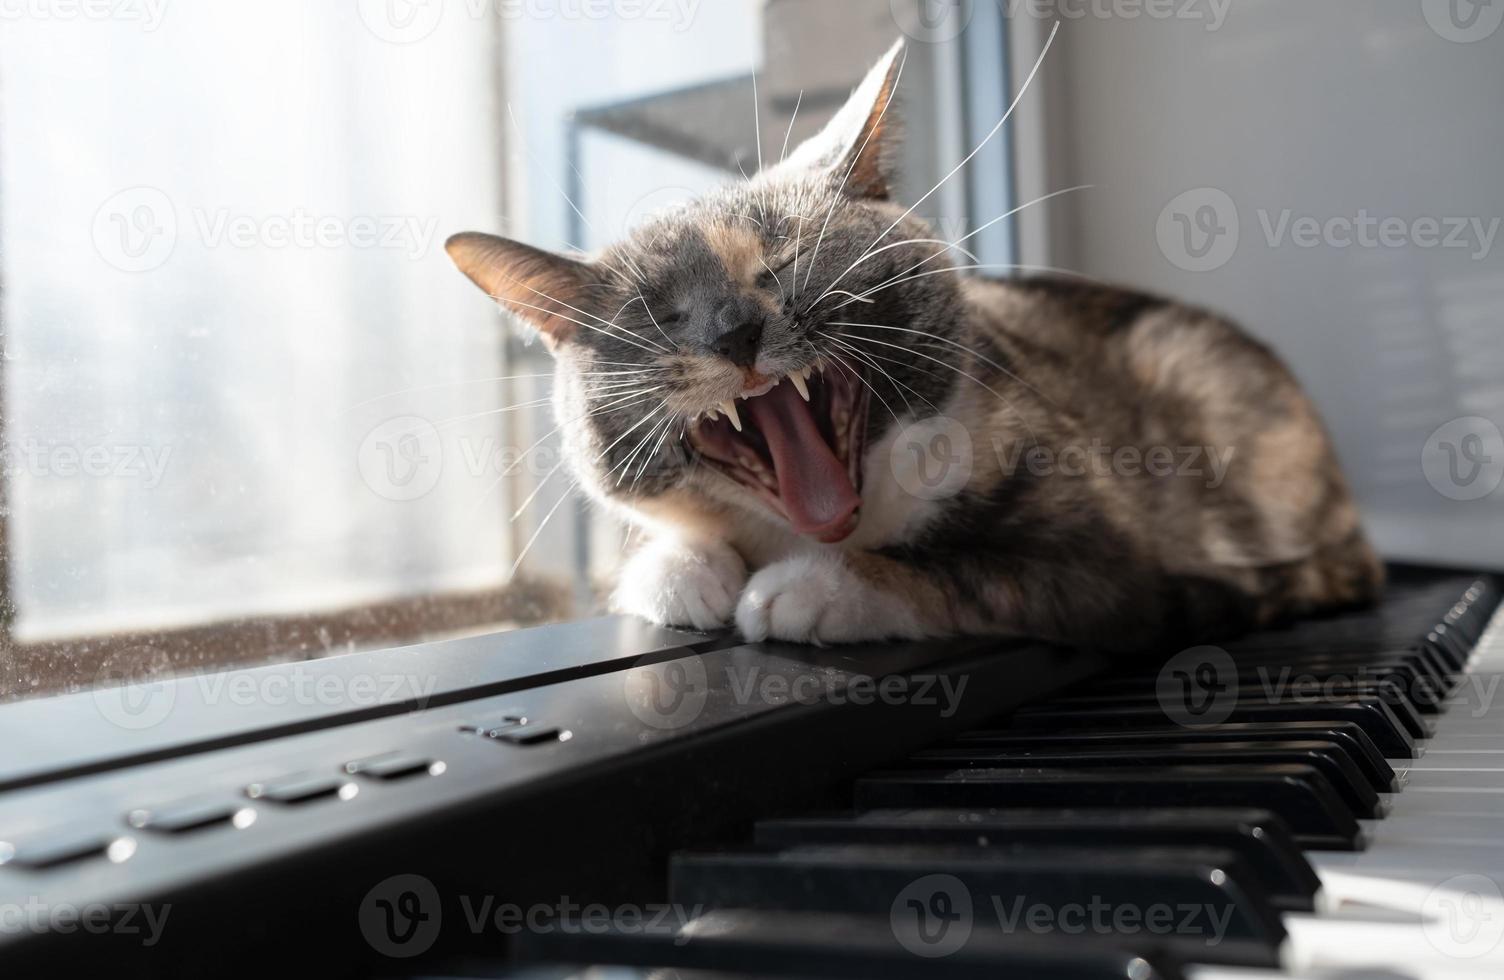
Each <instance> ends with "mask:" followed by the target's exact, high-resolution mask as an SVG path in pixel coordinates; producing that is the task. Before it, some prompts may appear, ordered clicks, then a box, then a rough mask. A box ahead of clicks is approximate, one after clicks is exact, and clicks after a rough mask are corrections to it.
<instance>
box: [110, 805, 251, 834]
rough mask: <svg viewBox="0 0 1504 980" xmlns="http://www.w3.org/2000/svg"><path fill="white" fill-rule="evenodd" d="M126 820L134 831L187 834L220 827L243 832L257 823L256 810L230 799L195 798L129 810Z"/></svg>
mask: <svg viewBox="0 0 1504 980" xmlns="http://www.w3.org/2000/svg"><path fill="white" fill-rule="evenodd" d="M125 819H126V822H127V823H129V824H130V825H131V826H132V827H135V828H136V829H137V830H150V831H154V832H156V833H162V834H186V833H188V832H189V831H193V830H204V829H206V828H209V827H215V826H219V825H225V826H232V827H234V828H236V829H237V830H244V829H245V828H246V827H249V826H250V825H251V824H253V823H255V822H256V811H255V810H253V809H251V808H250V807H248V806H242V805H241V804H239V803H237V802H235V801H233V800H224V799H217V798H213V799H211V798H196V799H190V800H180V801H178V802H176V803H167V804H164V805H162V806H156V807H149V808H143V809H140V810H132V811H131V812H130V814H129V815H128V816H127V817H126V818H125Z"/></svg>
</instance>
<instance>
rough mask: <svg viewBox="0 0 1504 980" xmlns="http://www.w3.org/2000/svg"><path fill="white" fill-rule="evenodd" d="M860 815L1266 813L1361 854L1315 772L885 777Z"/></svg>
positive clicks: (1338, 801)
mask: <svg viewBox="0 0 1504 980" xmlns="http://www.w3.org/2000/svg"><path fill="white" fill-rule="evenodd" d="M856 805H857V807H858V808H860V809H864V810H867V809H892V808H894V807H968V808H970V807H998V806H1020V807H1103V806H1106V807H1150V808H1163V807H1167V806H1187V807H1258V808H1262V809H1267V810H1272V811H1274V812H1275V813H1277V814H1279V816H1280V817H1281V818H1283V819H1284V821H1285V822H1286V823H1287V824H1289V825H1290V829H1291V830H1293V831H1294V832H1295V835H1296V839H1297V840H1298V841H1299V842H1300V843H1301V845H1302V846H1304V847H1313V848H1321V849H1323V850H1336V851H1351V850H1358V849H1361V847H1362V846H1363V844H1364V835H1363V832H1362V830H1361V828H1360V827H1359V826H1358V821H1357V818H1356V817H1355V816H1354V815H1353V812H1352V810H1351V809H1350V808H1349V807H1348V806H1347V804H1346V803H1345V802H1343V800H1342V798H1341V797H1340V796H1338V795H1337V792H1336V790H1334V789H1333V788H1332V785H1331V784H1330V783H1328V782H1327V781H1326V777H1324V776H1322V775H1321V773H1320V772H1318V771H1316V770H1315V769H1312V768H1311V767H1310V766H1240V767H1237V768H1236V769H1232V768H1220V767H1215V766H1164V767H1162V768H1157V769H1135V770H1131V771H1122V770H1117V769H1040V768H1024V767H1012V768H999V769H960V770H955V771H953V772H926V771H917V772H914V771H908V772H905V771H898V772H879V773H874V774H872V775H868V776H864V777H862V778H861V779H859V780H857V782H856Z"/></svg>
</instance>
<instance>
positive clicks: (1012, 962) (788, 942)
mask: <svg viewBox="0 0 1504 980" xmlns="http://www.w3.org/2000/svg"><path fill="white" fill-rule="evenodd" d="M929 897H933V896H929ZM922 910H923V906H921V911H922ZM977 911H978V910H977V909H974V908H973V909H971V910H969V911H968V912H966V913H965V914H964V915H963V914H962V913H961V912H959V911H958V912H949V911H946V910H944V909H941V910H940V912H941V914H942V915H943V916H944V918H941V919H939V920H938V924H937V925H936V927H935V928H934V929H932V930H931V929H924V930H923V931H921V928H920V926H919V921H918V918H917V915H918V913H917V912H915V913H912V915H913V918H912V919H901V920H900V919H894V918H890V916H889V915H888V914H887V913H886V912H885V913H884V914H883V915H881V916H859V915H840V914H833V913H815V912H800V913H788V912H775V911H757V910H747V909H725V910H720V911H715V912H707V913H705V914H704V915H701V916H699V917H698V918H696V919H694V920H693V921H691V922H690V923H688V924H687V925H686V926H684V927H682V928H675V929H672V930H659V929H652V928H648V929H643V928H631V927H628V926H620V927H615V928H611V929H604V930H602V929H590V930H585V929H570V930H568V931H565V930H551V931H532V930H526V931H524V932H522V933H520V934H519V935H518V936H517V939H516V946H517V949H516V953H517V958H518V959H519V960H521V961H522V962H525V963H533V962H554V963H579V964H598V965H609V966H615V967H622V966H625V967H651V968H656V969H657V970H661V971H664V972H662V973H657V972H655V973H654V974H652V975H653V976H655V977H661V976H665V975H667V976H678V977H686V978H688V977H695V978H704V980H710V978H721V977H726V978H732V977H785V978H806V980H807V978H814V977H834V978H842V980H868V978H872V980H929V978H936V980H996V978H997V977H999V976H1009V977H1017V978H1019V980H1043V978H1049V980H1183V978H1184V973H1183V970H1182V963H1183V960H1182V959H1180V958H1179V957H1177V956H1176V955H1175V953H1174V952H1173V951H1172V950H1171V949H1169V948H1168V947H1169V944H1167V943H1151V942H1150V941H1149V940H1146V939H1144V938H1142V937H1130V938H1119V937H1115V936H1114V937H1100V936H1094V935H1080V936H1061V935H1033V934H1025V933H1015V934H1012V935H1009V934H1006V933H1003V932H1001V931H999V930H996V929H989V928H986V927H985V926H983V927H978V926H977V925H976V922H975V919H976V916H977ZM980 911H981V912H982V913H983V914H986V912H987V910H986V909H983V910H980ZM902 913H903V914H909V913H908V910H907V909H905V910H902ZM911 921H912V922H913V923H914V925H912V926H911V925H909V922H911ZM1224 945H1231V944H1230V943H1228V944H1224ZM701 971H705V972H701ZM592 975H593V974H592ZM613 975H614V974H613Z"/></svg>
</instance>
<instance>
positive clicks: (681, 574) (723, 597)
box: [611, 541, 747, 630]
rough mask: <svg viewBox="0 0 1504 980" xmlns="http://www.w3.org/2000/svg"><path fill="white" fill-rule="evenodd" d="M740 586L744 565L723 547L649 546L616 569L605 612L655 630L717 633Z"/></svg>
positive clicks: (728, 617)
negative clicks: (608, 608)
mask: <svg viewBox="0 0 1504 980" xmlns="http://www.w3.org/2000/svg"><path fill="white" fill-rule="evenodd" d="M746 581H747V566H746V565H745V564H744V563H743V562H742V559H741V556H740V555H738V554H737V553H736V552H735V551H733V550H732V549H731V548H729V547H727V546H725V545H718V544H714V545H713V544H706V545H687V544H684V543H681V542H678V541H654V542H651V543H650V544H648V545H646V546H645V547H644V548H643V549H642V550H641V551H639V552H637V554H635V555H633V556H632V558H631V559H630V560H628V562H627V563H626V566H625V567H624V568H623V569H622V573H621V580H620V584H618V585H617V588H616V592H615V594H614V595H613V596H612V597H611V608H612V609H614V610H616V611H617V612H623V613H629V614H631V615H633V616H640V617H642V618H643V619H646V620H648V621H649V622H652V623H657V624H658V625H659V626H690V627H693V628H695V629H697V630H713V629H719V628H720V627H722V626H725V625H726V624H727V623H728V622H730V621H731V613H732V611H733V610H734V609H735V608H736V597H737V595H739V594H740V593H741V591H742V586H743V585H744V584H745V583H746Z"/></svg>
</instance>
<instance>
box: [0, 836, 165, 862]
mask: <svg viewBox="0 0 1504 980" xmlns="http://www.w3.org/2000/svg"><path fill="white" fill-rule="evenodd" d="M135 852H136V842H135V841H134V840H133V839H131V838H129V837H121V836H120V835H119V834H116V833H111V832H109V831H106V830H101V829H99V828H98V827H76V828H67V827H64V828H52V829H48V830H39V831H35V832H31V833H27V834H18V835H16V836H14V837H7V838H4V839H0V867H3V868H25V869H26V870H28V871H42V870H45V869H47V868H55V867H58V866H60V865H64V864H72V863H73V862H74V861H83V860H86V859H88V858H94V857H106V858H109V859H110V860H111V861H114V862H116V863H119V862H121V861H124V860H126V859H127V858H129V857H130V856H131V855H132V854H134V853H135Z"/></svg>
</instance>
